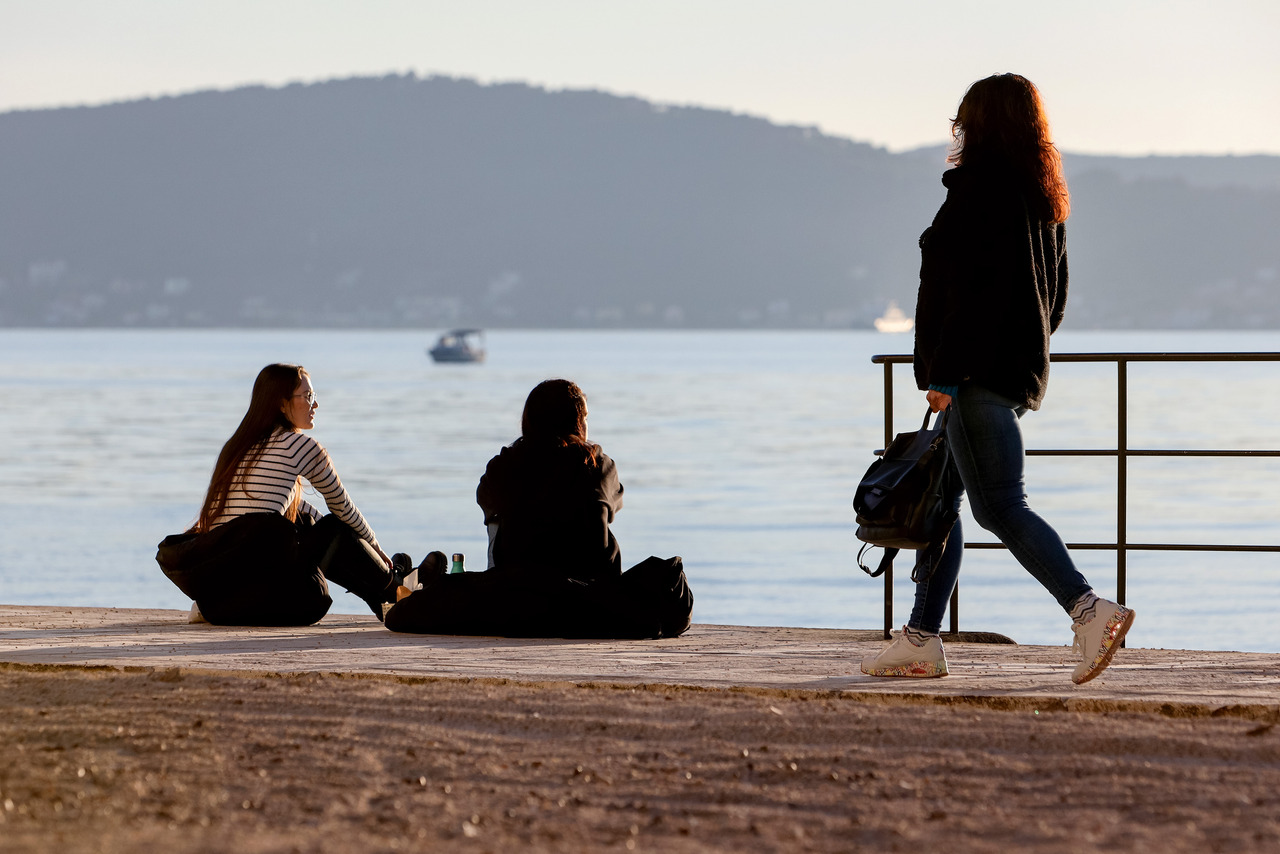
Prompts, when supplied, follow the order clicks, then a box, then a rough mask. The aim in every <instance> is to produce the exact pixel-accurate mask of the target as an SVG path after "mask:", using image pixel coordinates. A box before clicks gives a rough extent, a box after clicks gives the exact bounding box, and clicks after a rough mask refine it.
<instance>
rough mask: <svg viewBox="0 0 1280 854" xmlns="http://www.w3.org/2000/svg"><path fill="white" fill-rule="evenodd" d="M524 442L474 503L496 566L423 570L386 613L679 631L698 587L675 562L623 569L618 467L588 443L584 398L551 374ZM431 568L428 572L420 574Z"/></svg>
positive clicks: (406, 617)
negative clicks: (417, 585) (417, 586)
mask: <svg viewBox="0 0 1280 854" xmlns="http://www.w3.org/2000/svg"><path fill="white" fill-rule="evenodd" d="M521 432H522V435H521V436H520V438H519V439H517V440H516V441H515V442H513V443H512V444H511V445H509V446H508V447H505V448H503V449H502V451H501V453H499V454H498V455H497V456H496V457H494V458H493V459H492V460H490V461H489V465H488V466H487V467H486V469H485V473H484V476H483V477H481V479H480V485H479V487H478V488H477V489H476V501H477V503H478V504H479V505H480V507H481V509H482V510H483V511H484V521H485V525H486V526H487V527H488V529H489V569H487V570H486V571H484V572H476V573H461V574H451V575H445V574H443V570H444V562H443V560H442V558H443V555H439V553H435V554H437V555H439V557H438V558H437V559H436V560H435V561H431V562H430V564H429V563H428V562H426V561H424V564H423V567H420V569H419V580H420V581H422V582H423V589H422V590H419V591H417V592H414V593H412V594H411V595H409V596H407V597H405V598H403V599H401V600H400V601H399V602H398V603H397V604H396V605H395V606H393V607H392V608H391V610H390V611H388V612H387V615H386V621H385V622H386V626H387V628H389V629H391V630H392V631H398V632H429V633H436V634H463V635H502V636H508V637H612V638H642V637H674V636H676V635H679V634H681V633H683V632H684V631H685V630H686V629H688V627H689V625H690V620H689V615H690V612H691V611H692V608H693V594H692V593H691V592H690V591H689V586H688V582H687V580H686V578H685V575H684V570H683V563H682V561H681V559H680V558H678V557H675V558H669V559H666V560H663V559H661V558H656V557H651V558H649V559H647V560H645V561H644V562H642V563H640V564H638V565H637V566H635V567H633V568H631V569H630V570H628V571H626V572H622V552H621V550H620V548H619V546H618V541H617V539H615V538H614V536H613V533H612V532H611V531H610V530H609V523H610V522H612V521H613V517H614V515H615V514H617V513H618V512H619V511H620V510H621V509H622V493H623V487H622V484H621V483H620V482H619V480H618V471H617V467H616V466H615V465H614V462H613V460H612V459H610V458H609V456H608V455H606V454H605V453H604V451H603V450H601V448H600V446H599V445H596V444H593V443H591V442H590V441H588V439H587V398H586V395H585V394H583V393H582V389H580V388H578V386H577V385H576V384H574V383H572V382H570V381H568V380H563V379H554V380H547V381H545V382H543V383H540V384H539V385H538V386H536V387H535V388H534V389H533V391H531V392H530V393H529V397H528V399H527V400H526V401H525V406H524V414H523V416H522V418H521ZM430 573H434V574H433V575H432V577H429V578H423V577H422V576H423V575H424V574H430Z"/></svg>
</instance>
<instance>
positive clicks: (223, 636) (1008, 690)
mask: <svg viewBox="0 0 1280 854" xmlns="http://www.w3.org/2000/svg"><path fill="white" fill-rule="evenodd" d="M882 644H883V641H882V640H881V638H880V633H879V632H878V631H872V630H865V631H857V630H837V629H796V628H762V627H743V626H716V625H694V626H693V628H692V629H690V631H689V632H688V633H687V634H685V635H684V636H683V637H680V638H676V639H672V640H659V641H599V640H541V639H539V640H527V639H513V638H492V637H452V636H441V635H404V634H395V633H393V632H389V631H387V630H386V629H384V628H383V627H382V626H381V624H379V623H378V622H377V621H376V620H374V619H373V617H372V616H368V617H364V616H349V615H335V616H330V617H326V618H325V619H324V620H322V621H321V622H320V623H318V624H317V625H315V626H308V627H304V628H225V627H218V626H211V625H208V624H191V623H188V622H187V614H186V612H183V611H168V610H138V609H115V608H66V607H35V606H15V605H0V662H12V663H17V664H25V665H55V666H57V665H62V666H109V667H126V668H133V667H140V668H155V669H169V668H184V669H192V670H212V671H224V672H225V671H234V672H245V673H263V672H271V673H298V672H324V673H346V674H368V675H383V676H407V677H438V678H450V679H475V678H488V679H509V680H515V681H519V682H560V683H587V682H589V683H606V684H664V685H680V686H692V687H702V688H717V689H747V690H763V691H795V690H801V691H819V692H841V693H845V694H858V695H865V696H866V697H867V698H868V699H875V698H877V697H883V698H884V699H890V698H897V699H899V700H901V699H904V698H908V697H917V698H919V699H921V700H922V701H927V700H928V699H929V698H933V699H934V700H936V701H939V702H948V701H975V702H982V703H984V704H987V705H995V706H1002V707H1003V706H1007V707H1027V708H1031V707H1038V706H1045V707H1052V708H1068V709H1074V710H1081V711H1085V710H1089V709H1099V710H1108V709H1130V710H1133V711H1164V712H1166V713H1169V712H1175V713H1180V714H1206V713H1213V712H1218V713H1229V714H1230V713H1234V714H1242V715H1246V716H1252V715H1256V714H1260V713H1271V712H1275V711H1277V710H1280V654H1266V653H1243V652H1203V651H1192V650H1162V649H1125V650H1122V651H1121V652H1120V653H1119V654H1118V655H1117V656H1116V660H1115V661H1114V662H1113V663H1112V665H1111V667H1110V668H1108V670H1107V671H1106V672H1105V673H1104V674H1103V675H1102V676H1100V677H1099V678H1097V679H1095V680H1094V681H1093V682H1091V683H1088V684H1086V685H1083V686H1075V685H1073V684H1071V679H1070V675H1071V670H1072V668H1073V667H1074V665H1075V660H1074V659H1073V658H1072V655H1071V649H1070V647H1068V646H1061V647H1048V646H1022V645H1013V646H1010V645H996V644H973V643H949V644H948V645H947V657H948V661H949V663H950V667H951V675H950V676H948V677H945V678H942V679H875V678H871V677H868V676H864V675H863V674H862V673H861V672H860V670H859V668H858V662H859V661H860V660H861V658H862V657H863V656H864V655H866V654H868V653H871V652H873V651H875V650H877V649H879V648H880V646H881V645H882Z"/></svg>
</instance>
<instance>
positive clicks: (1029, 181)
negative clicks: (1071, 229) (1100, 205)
mask: <svg viewBox="0 0 1280 854" xmlns="http://www.w3.org/2000/svg"><path fill="white" fill-rule="evenodd" d="M951 137H952V139H953V140H954V143H955V145H954V148H953V149H952V151H951V153H950V154H949V155H948V156H947V161H948V162H950V163H955V164H956V165H964V164H966V163H967V164H972V165H979V164H984V163H991V162H1003V163H1004V164H1005V165H1007V166H1011V167H1012V168H1013V170H1014V171H1015V172H1016V173H1017V174H1018V175H1019V176H1020V177H1021V179H1022V181H1023V183H1024V184H1026V185H1027V186H1029V187H1031V188H1033V189H1034V190H1035V191H1036V194H1037V195H1038V196H1039V198H1038V201H1039V202H1040V205H1039V208H1040V209H1039V210H1038V211H1037V213H1039V214H1040V215H1041V216H1043V217H1044V218H1045V219H1048V220H1049V221H1051V222H1066V221H1067V217H1068V216H1069V215H1070V214H1071V196H1070V194H1069V193H1068V192H1067V179H1066V178H1065V177H1063V174H1062V156H1061V155H1060V154H1059V153H1058V147H1057V146H1055V145H1054V144H1053V140H1052V138H1051V137H1050V134H1049V118H1048V116H1047V115H1045V110H1044V102H1043V101H1041V100H1040V91H1039V90H1038V89H1036V87H1035V84H1033V83H1032V82H1031V81H1030V80H1028V79H1027V78H1025V77H1023V76H1021V75H1018V74H994V75H992V76H991V77H984V78H983V79H981V80H979V81H977V82H976V83H974V84H973V85H972V86H970V87H969V90H968V91H967V92H965V93H964V99H963V100H961V101H960V107H959V109H957V110H956V117H955V118H954V119H952V120H951Z"/></svg>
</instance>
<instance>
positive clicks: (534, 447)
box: [476, 439, 622, 583]
mask: <svg viewBox="0 0 1280 854" xmlns="http://www.w3.org/2000/svg"><path fill="white" fill-rule="evenodd" d="M595 449H596V462H595V464H594V465H592V464H591V463H589V462H586V461H585V460H584V459H583V451H582V449H581V448H574V447H559V446H556V445H552V444H537V443H530V442H528V441H526V440H524V439H519V440H517V441H516V442H515V443H514V444H512V445H510V446H509V447H506V448H503V449H502V452H501V453H500V454H498V456H496V457H494V458H493V459H491V460H490V461H489V465H488V467H487V468H486V469H485V472H484V476H483V477H481V478H480V486H479V487H478V488H477V489H476V502H477V503H478V504H479V505H480V507H481V509H483V510H484V521H485V524H486V525H488V524H493V523H495V522H496V523H497V525H498V535H497V537H496V539H495V540H494V542H493V562H494V568H495V569H496V570H499V571H500V572H501V573H503V574H504V575H511V576H513V577H514V578H517V579H519V580H521V581H525V582H533V583H537V582H539V581H543V580H545V581H552V580H557V579H564V578H572V579H577V580H579V581H586V582H592V581H603V580H606V579H610V578H617V577H618V576H619V575H620V574H621V572H622V553H621V550H620V549H619V548H618V541H617V540H616V539H614V536H613V533H612V532H611V531H610V530H609V523H610V522H612V521H613V517H614V515H615V514H616V513H617V512H618V511H619V510H621V509H622V484H621V483H619V482H618V470H617V468H616V467H615V466H614V464H613V460H611V459H609V457H608V456H607V455H606V454H605V453H604V452H602V451H601V450H600V447H599V446H598V445H597V446H595Z"/></svg>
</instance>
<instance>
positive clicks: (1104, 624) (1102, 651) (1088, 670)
mask: <svg viewBox="0 0 1280 854" xmlns="http://www.w3.org/2000/svg"><path fill="white" fill-rule="evenodd" d="M1133 617H1134V613H1133V609H1132V608H1126V607H1125V606H1123V605H1120V604H1117V603H1115V602H1111V601H1109V600H1107V599H1099V600H1098V604H1097V607H1096V609H1095V611H1094V615H1093V617H1092V618H1091V619H1090V620H1089V621H1088V622H1087V623H1085V624H1084V625H1072V626H1071V630H1072V631H1073V632H1075V633H1076V639H1075V642H1074V643H1073V644H1072V645H1071V650H1072V652H1077V651H1078V652H1079V653H1080V657H1081V661H1080V663H1079V664H1077V665H1076V669H1075V672H1074V673H1072V674H1071V681H1072V682H1074V683H1076V684H1077V685H1083V684H1084V683H1085V682H1088V681H1089V680H1090V679H1092V678H1093V677H1095V676H1097V675H1098V674H1099V673H1101V672H1102V671H1104V670H1106V669H1107V665H1108V664H1110V663H1111V658H1112V656H1114V655H1115V654H1116V652H1117V651H1118V650H1119V649H1120V641H1122V640H1124V636H1125V635H1126V634H1127V633H1128V631H1129V627H1130V626H1132V625H1133Z"/></svg>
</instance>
